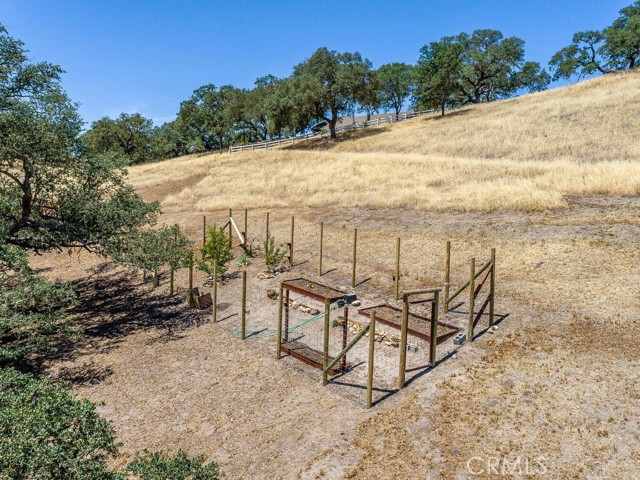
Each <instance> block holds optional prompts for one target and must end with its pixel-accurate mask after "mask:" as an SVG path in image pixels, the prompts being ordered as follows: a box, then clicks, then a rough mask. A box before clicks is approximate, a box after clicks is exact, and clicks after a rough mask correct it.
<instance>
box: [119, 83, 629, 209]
mask: <svg viewBox="0 0 640 480" xmlns="http://www.w3.org/2000/svg"><path fill="white" fill-rule="evenodd" d="M638 91H640V73H639V72H632V73H626V74H621V75H616V76H612V77H603V78H598V79H595V80H591V81H588V82H583V83H581V84H577V85H574V86H571V87H567V88H561V89H556V90H551V91H547V92H542V93H538V94H533V95H527V96H523V97H520V98H517V99H513V100H508V101H503V102H497V103H493V104H487V105H480V106H476V107H473V108H467V109H464V110H461V111H457V112H455V113H453V114H450V115H448V116H447V117H445V118H439V117H437V116H434V117H429V118H418V119H414V120H410V121H406V122H402V123H398V124H395V125H391V126H387V127H383V128H378V129H370V130H368V131H366V132H359V134H356V135H353V136H352V137H350V138H349V139H348V140H345V141H342V142H338V143H328V142H327V141H310V142H305V143H301V144H299V145H297V146H295V148H291V147H285V148H280V149H274V150H270V151H261V152H245V153H241V154H234V155H229V154H222V155H220V154H213V155H208V156H191V157H183V158H178V159H174V160H169V161H165V162H161V163H158V164H151V165H143V166H137V167H133V168H131V171H130V176H131V181H132V182H133V184H134V185H135V186H136V187H137V188H138V189H139V190H141V191H142V192H145V191H147V192H153V195H152V196H153V197H155V198H159V199H160V200H162V203H163V205H164V206H165V208H166V209H167V211H179V210H187V209H189V210H192V211H194V210H196V211H208V210H214V209H219V208H226V207H249V208H251V207H284V206H289V207H291V206H305V207H319V206H369V207H394V206H406V207H411V208H416V209H432V210H465V211H469V210H496V209H522V210H542V209H546V208H553V207H562V206H566V205H567V201H566V196H568V195H594V194H605V195H636V194H638V193H639V192H640V161H638V159H640V143H638V142H635V141H631V139H634V138H638V137H639V136H640V122H637V112H638V111H640V96H639V95H638Z"/></svg>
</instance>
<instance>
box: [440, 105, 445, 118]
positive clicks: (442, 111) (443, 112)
mask: <svg viewBox="0 0 640 480" xmlns="http://www.w3.org/2000/svg"><path fill="white" fill-rule="evenodd" d="M440 106H441V107H442V116H443V117H444V102H442V104H441V105H440Z"/></svg>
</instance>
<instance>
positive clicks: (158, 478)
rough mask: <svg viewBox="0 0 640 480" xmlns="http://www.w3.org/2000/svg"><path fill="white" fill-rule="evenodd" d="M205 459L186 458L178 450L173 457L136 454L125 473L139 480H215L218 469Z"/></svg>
mask: <svg viewBox="0 0 640 480" xmlns="http://www.w3.org/2000/svg"><path fill="white" fill-rule="evenodd" d="M205 461H206V457H205V456H204V455H200V456H198V457H195V458H189V457H187V453H186V452H184V451H182V450H179V451H178V453H176V454H175V455H174V456H170V455H169V454H167V453H165V452H163V451H159V452H149V451H147V450H145V451H144V452H143V453H138V454H137V455H136V458H135V459H134V461H133V462H131V463H130V464H129V466H128V467H127V472H128V473H131V474H133V475H137V477H138V478H139V479H140V480H217V479H219V478H220V468H219V467H218V465H217V464H216V463H215V462H210V463H205Z"/></svg>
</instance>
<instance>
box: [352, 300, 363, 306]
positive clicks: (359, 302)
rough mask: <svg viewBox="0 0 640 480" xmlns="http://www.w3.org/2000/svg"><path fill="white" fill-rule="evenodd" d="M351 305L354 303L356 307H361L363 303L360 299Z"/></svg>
mask: <svg viewBox="0 0 640 480" xmlns="http://www.w3.org/2000/svg"><path fill="white" fill-rule="evenodd" d="M351 305H353V306H354V307H359V306H360V305H362V302H361V301H360V300H356V301H354V302H353V303H352V304H351Z"/></svg>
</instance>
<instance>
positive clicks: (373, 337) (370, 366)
mask: <svg viewBox="0 0 640 480" xmlns="http://www.w3.org/2000/svg"><path fill="white" fill-rule="evenodd" d="M369 318H370V320H369V325H370V327H369V364H368V365H367V367H368V370H367V408H371V404H372V400H373V361H374V358H375V355H374V352H375V348H376V311H375V310H371V316H370V317H369Z"/></svg>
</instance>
